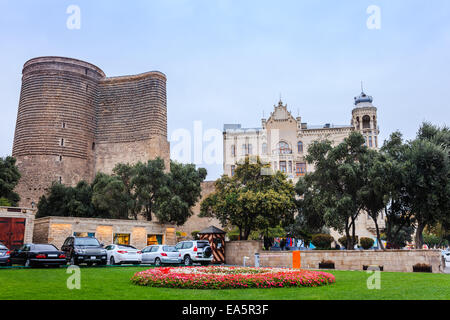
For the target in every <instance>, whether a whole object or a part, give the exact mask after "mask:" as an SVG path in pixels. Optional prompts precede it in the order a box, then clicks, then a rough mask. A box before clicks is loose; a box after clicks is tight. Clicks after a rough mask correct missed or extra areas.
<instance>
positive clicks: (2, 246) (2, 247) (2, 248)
mask: <svg viewBox="0 0 450 320" xmlns="http://www.w3.org/2000/svg"><path fill="white" fill-rule="evenodd" d="M0 250H8V248H7V247H5V246H4V245H2V244H0Z"/></svg>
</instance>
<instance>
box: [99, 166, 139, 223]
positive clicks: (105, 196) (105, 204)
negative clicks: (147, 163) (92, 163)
mask: <svg viewBox="0 0 450 320" xmlns="http://www.w3.org/2000/svg"><path fill="white" fill-rule="evenodd" d="M92 186H93V187H92V189H93V195H92V203H93V205H94V206H95V208H96V209H97V210H100V211H106V212H108V213H109V217H110V218H113V219H128V218H129V210H130V207H131V206H132V204H131V201H132V200H131V199H130V197H129V195H128V193H127V191H126V186H125V184H124V183H123V181H122V179H121V178H120V177H118V176H111V175H107V174H104V173H98V174H97V175H96V177H95V179H94V182H93V183H92Z"/></svg>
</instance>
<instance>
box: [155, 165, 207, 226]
mask: <svg viewBox="0 0 450 320" xmlns="http://www.w3.org/2000/svg"><path fill="white" fill-rule="evenodd" d="M206 174H207V171H206V169H204V168H199V169H196V167H195V165H193V164H181V163H178V162H176V161H171V162H170V172H169V173H167V174H166V178H165V179H164V180H165V182H166V184H165V186H164V187H163V188H162V189H161V190H160V191H159V192H157V193H156V194H157V195H158V198H157V199H156V210H155V215H156V217H157V218H158V221H159V222H161V223H173V224H176V225H183V224H184V223H185V222H186V221H187V220H188V219H189V217H191V216H192V215H193V214H194V213H193V212H192V207H193V206H194V205H195V204H196V203H197V202H198V200H199V199H200V196H201V192H202V188H201V183H202V182H203V180H205V178H206Z"/></svg>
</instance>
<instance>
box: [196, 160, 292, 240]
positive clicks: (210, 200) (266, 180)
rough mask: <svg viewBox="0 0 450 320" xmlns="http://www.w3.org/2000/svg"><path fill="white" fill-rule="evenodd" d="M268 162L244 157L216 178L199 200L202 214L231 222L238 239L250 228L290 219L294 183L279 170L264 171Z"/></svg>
mask: <svg viewBox="0 0 450 320" xmlns="http://www.w3.org/2000/svg"><path fill="white" fill-rule="evenodd" d="M267 169H270V165H268V164H267V165H265V164H262V163H261V161H260V159H259V158H256V159H253V158H252V159H250V158H249V157H247V158H246V159H245V160H244V161H243V162H242V163H240V164H238V166H237V168H236V171H235V175H234V176H233V177H228V176H226V175H224V176H222V178H220V179H218V180H217V181H216V184H215V185H216V192H214V193H212V194H210V195H209V196H208V197H207V198H205V200H204V201H203V202H202V203H201V214H200V216H203V217H216V218H217V219H219V220H220V221H221V223H222V225H228V224H231V225H234V226H236V227H238V229H239V238H240V239H241V240H247V239H248V237H249V235H250V233H251V231H253V230H258V229H259V230H269V228H271V227H272V226H276V225H279V224H280V223H281V224H282V225H283V226H287V225H288V224H291V223H292V222H293V218H294V211H295V203H294V197H295V193H294V186H293V185H292V183H291V182H290V181H288V179H287V178H286V176H285V175H284V174H283V173H281V172H276V173H274V174H267V171H268V170H267Z"/></svg>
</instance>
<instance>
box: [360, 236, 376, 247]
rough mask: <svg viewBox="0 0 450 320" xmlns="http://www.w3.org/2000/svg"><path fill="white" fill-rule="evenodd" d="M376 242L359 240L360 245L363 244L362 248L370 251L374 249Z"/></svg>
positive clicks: (366, 239) (365, 239) (368, 239)
mask: <svg viewBox="0 0 450 320" xmlns="http://www.w3.org/2000/svg"><path fill="white" fill-rule="evenodd" d="M374 242H375V241H373V239H371V238H361V240H359V243H360V244H361V247H363V249H364V250H368V249H370V248H372V247H373V244H374Z"/></svg>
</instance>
